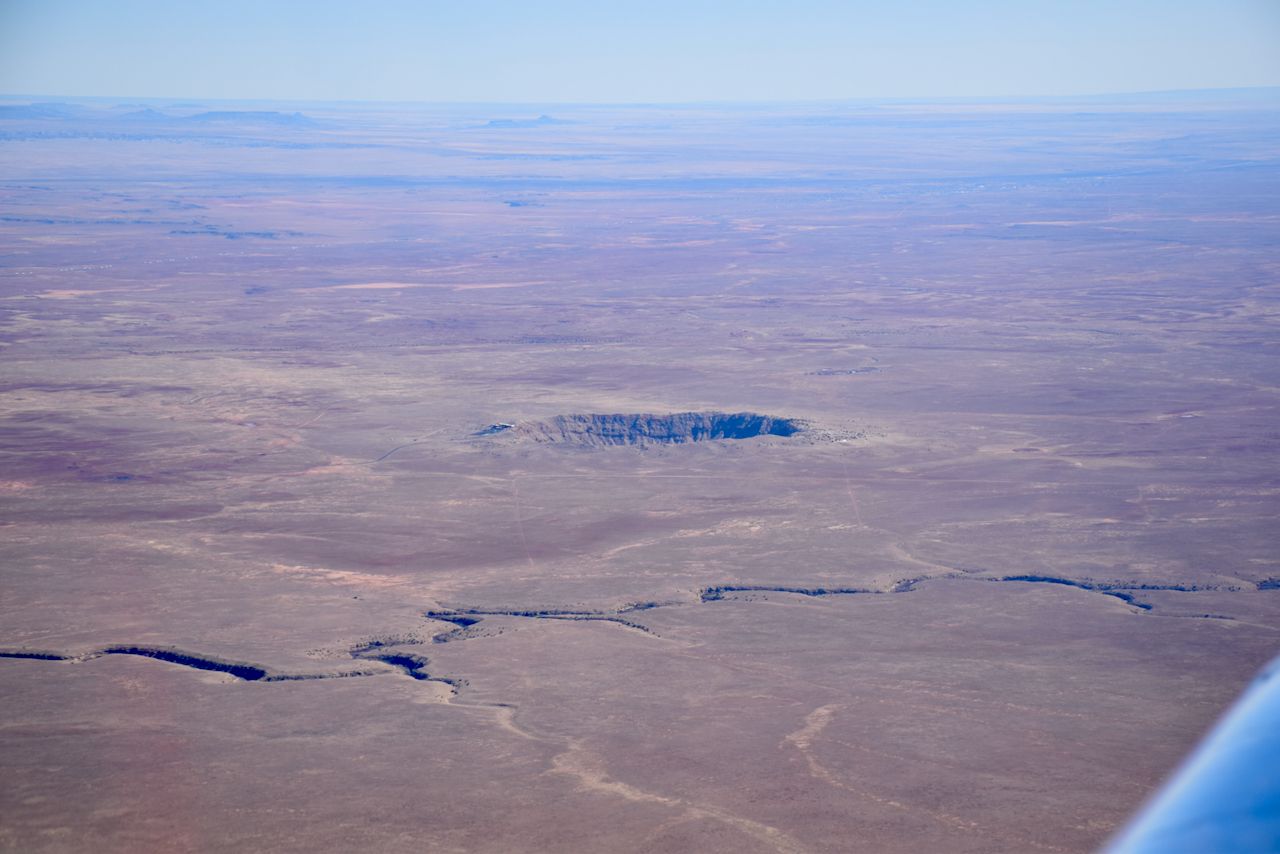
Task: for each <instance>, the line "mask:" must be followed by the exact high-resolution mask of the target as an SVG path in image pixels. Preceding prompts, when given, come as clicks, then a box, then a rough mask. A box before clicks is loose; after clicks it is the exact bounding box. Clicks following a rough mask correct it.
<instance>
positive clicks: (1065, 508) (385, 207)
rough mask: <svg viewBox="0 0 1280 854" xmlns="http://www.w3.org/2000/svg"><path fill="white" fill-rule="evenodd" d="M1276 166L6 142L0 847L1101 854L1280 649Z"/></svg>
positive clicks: (4, 122) (366, 114)
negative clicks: (1096, 852) (1112, 836)
mask: <svg viewBox="0 0 1280 854" xmlns="http://www.w3.org/2000/svg"><path fill="white" fill-rule="evenodd" d="M1278 133H1280V95H1278V94H1277V93H1275V92H1271V91H1261V92H1223V93H1216V94H1211V95H1198V96H1194V97H1193V96H1190V95H1183V96H1179V95H1152V96H1142V97H1137V96H1135V97H1132V98H1123V97H1111V98H1105V99H1094V100H1083V99H1076V100H1072V99H1056V100H1043V101H1025V102H1017V101H1004V102H959V101H954V102H945V103H924V102H896V103H848V104H817V105H800V106H796V105H791V106H770V105H757V106H742V107H717V106H703V107H696V108H695V107H661V106H652V107H630V108H622V107H618V108H611V107H569V106H548V107H546V108H528V107H502V106H484V107H481V106H476V107H460V106H452V107H451V106H439V107H431V106H421V105H418V106H414V105H352V104H347V105H328V104H280V105H277V104H261V103H259V104H249V105H227V104H176V103H162V102H151V103H147V104H120V103H117V102H114V101H105V100H97V101H94V100H86V101H83V102H77V103H58V104H35V105H32V104H29V103H27V102H24V101H19V100H9V101H5V102H3V103H0V175H2V176H3V178H2V179H0V359H3V372H2V373H0V387H2V391H3V398H2V404H0V418H2V419H3V420H2V422H0V455H2V466H0V507H2V510H0V524H3V532H2V536H0V573H3V575H2V580H0V594H2V595H0V848H3V849H4V850H13V851H24V852H28V851H29V852H80V851H94V852H135V851H147V850H156V851H159V850H164V851H192V852H229V851H245V850H259V851H282V852H315V851H357V850H368V851H379V852H421V851H479V852H508V851H562V852H563V851H620V852H640V851H645V852H677V851H704V852H716V851H731V852H735V854H739V853H740V852H756V851H760V852H774V851H778V852H824V851H875V852H921V851H939V852H957V854H958V852H991V851H1007V852H1033V851H1047V852H1054V851H1061V852H1085V851H1090V850H1093V849H1094V848H1096V847H1097V846H1098V845H1099V844H1100V843H1102V842H1103V841H1104V840H1105V839H1106V838H1107V837H1108V835H1109V834H1111V833H1112V832H1113V831H1114V830H1115V829H1116V828H1117V827H1118V826H1119V825H1120V824H1121V823H1122V822H1123V821H1124V820H1125V819H1126V818H1127V817H1128V816H1129V815H1130V814H1131V813H1132V812H1133V810H1135V809H1136V808H1137V807H1138V806H1139V805H1140V804H1141V803H1142V801H1143V799H1144V798H1145V797H1146V796H1147V795H1148V794H1149V793H1150V792H1151V791H1152V788H1153V787H1154V786H1155V785H1156V784H1157V783H1158V782H1159V781H1160V780H1161V779H1162V778H1163V777H1164V775H1165V774H1166V773H1168V771H1169V770H1170V769H1171V768H1172V767H1173V766H1174V765H1175V764H1176V763H1177V761H1178V760H1179V758H1180V757H1181V756H1182V755H1183V754H1184V753H1185V752H1186V751H1187V750H1188V749H1189V748H1190V747H1191V746H1192V745H1193V744H1194V743H1195V742H1196V741H1197V739H1198V738H1199V737H1200V736H1201V734H1202V733H1203V732H1204V731H1205V729H1206V728H1207V727H1208V726H1209V725H1211V723H1212V722H1213V721H1214V719H1215V718H1216V717H1217V716H1218V715H1219V714H1220V713H1221V712H1222V710H1223V709H1224V708H1225V707H1226V706H1227V705H1228V704H1229V703H1230V702H1231V701H1232V699H1233V698H1234V697H1235V696H1236V695H1237V694H1238V692H1239V691H1240V690H1241V689H1242V688H1243V687H1244V686H1245V685H1246V684H1247V683H1248V681H1249V679H1250V678H1251V676H1252V674H1253V673H1254V671H1255V670H1256V669H1257V668H1258V667H1260V666H1261V665H1262V664H1264V663H1265V662H1266V661H1267V660H1268V659H1270V658H1271V657H1272V656H1274V655H1275V654H1276V652H1277V651H1278V650H1280V549H1278V546H1280V542H1278V540H1280V537H1278V534H1277V530H1278V529H1277V525H1276V518H1277V511H1278V510H1280V501H1278V498H1280V476H1278V473H1277V464H1278V462H1280V460H1278V458H1277V451H1280V432H1278V427H1277V425H1278V424H1280V360H1278V359H1277V356H1278V355H1280V352H1278V348H1280V336H1278V332H1280V251H1277V247H1278V246H1280V201H1278V200H1280V158H1278V157H1277V151H1276V148H1275V140H1276V139H1277V134H1278Z"/></svg>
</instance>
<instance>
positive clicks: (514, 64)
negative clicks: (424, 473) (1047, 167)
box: [0, 0, 1280, 102]
mask: <svg viewBox="0 0 1280 854" xmlns="http://www.w3.org/2000/svg"><path fill="white" fill-rule="evenodd" d="M1263 85H1280V0H1070V2H1059V0H915V2H911V0H899V2H894V0H877V2H862V0H847V1H846V2H836V0H808V2H804V0H800V2H786V1H785V0H774V2H755V0H644V2H611V1H610V0H581V2H579V0H453V2H434V0H418V2H407V0H381V2H379V0H364V2H356V0H350V2H330V0H306V2H292V0H276V2H272V0H249V2H246V0H208V2H202V3H197V2H187V1H186V0H112V2H105V0H0V92H8V93H24V94H41V95H110V96H139V97H142V96H158V97H202V98H215V97H219V98H268V99H382V100H424V101H477V100H483V101H613V102H622V101H697V100H771V99H826V98H859V97H901V96H907V97H910V96H933V95H939V96H952V95H1014V94H1050V95H1052V94H1086V93H1099V92H1125V91H1130V92H1131V91H1143V90H1155V89H1182V88H1207V87H1234V86H1263Z"/></svg>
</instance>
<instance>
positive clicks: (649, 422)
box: [475, 412, 807, 447]
mask: <svg viewBox="0 0 1280 854" xmlns="http://www.w3.org/2000/svg"><path fill="white" fill-rule="evenodd" d="M806 427H807V425H806V423H805V422H803V421H799V420H797V419H793V418H777V417H774V416H771V415H759V414H757V413H755V412H733V413H725V412H675V413H672V414H669V415H655V414H649V413H636V414H611V415H557V416H556V417H554V418H548V419H546V420H542V421H522V422H520V423H518V424H508V423H498V424H490V425H489V426H488V427H485V428H484V429H483V430H480V431H478V432H477V433H476V434H475V435H477V436H493V435H497V434H500V433H501V434H505V435H507V436H511V437H513V438H515V439H519V440H523V441H528V442H537V443H541V444H557V445H574V446H580V447H606V446H612V445H651V444H652V445H682V444H687V443H690V442H717V441H721V440H727V439H754V438H756V437H758V436H782V437H786V436H794V435H795V434H797V433H800V432H803V431H804V430H805V429H806Z"/></svg>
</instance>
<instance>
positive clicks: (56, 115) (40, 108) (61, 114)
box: [0, 103, 84, 119]
mask: <svg viewBox="0 0 1280 854" xmlns="http://www.w3.org/2000/svg"><path fill="white" fill-rule="evenodd" d="M82 112H84V108H83V107H80V106H78V105H74V104H58V103H49V104H0V119H70V118H74V117H76V116H78V115H79V114H81V113H82Z"/></svg>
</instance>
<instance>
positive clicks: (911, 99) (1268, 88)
mask: <svg viewBox="0 0 1280 854" xmlns="http://www.w3.org/2000/svg"><path fill="white" fill-rule="evenodd" d="M1233 94H1234V95H1266V94H1275V95H1278V96H1280V84H1275V85H1262V86H1211V87H1203V88H1180V89H1146V90H1137V91H1115V92H1088V93H1077V94H1059V95H1043V94H1040V95H1034V94H1015V95H891V96H890V95H883V96H870V95H868V96H847V97H832V98H769V99H756V100H752V99H744V98H719V99H698V100H687V101H680V100H674V101H663V100H634V101H572V100H560V101H557V100H501V99H490V100H470V99H468V100H463V99H459V100H404V99H389V98H330V99H324V98H314V97H301V98H290V97H254V98H240V97H228V96H215V97H204V96H199V95H84V94H81V95H70V94H35V93H9V92H4V93H0V100H4V101H21V100H26V101H30V102H32V103H58V102H60V101H112V102H146V103H153V102H166V103H172V102H182V101H188V102H192V103H191V104H190V106H202V105H204V104H209V103H220V104H298V105H302V104H332V105H352V104H372V105H387V106H396V105H403V106H451V107H466V106H503V107H520V106H526V107H533V106H545V107H552V106H555V107H709V106H720V107H723V106H783V105H801V104H833V105H834V104H904V103H1010V102H1025V101H1037V102H1039V101H1050V102H1051V101H1090V100H1109V99H1116V98H1142V97H1146V98H1152V97H1165V98H1168V97H1178V96H1205V95H1218V96H1224V95H1233ZM173 106H183V104H181V103H179V104H173Z"/></svg>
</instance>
